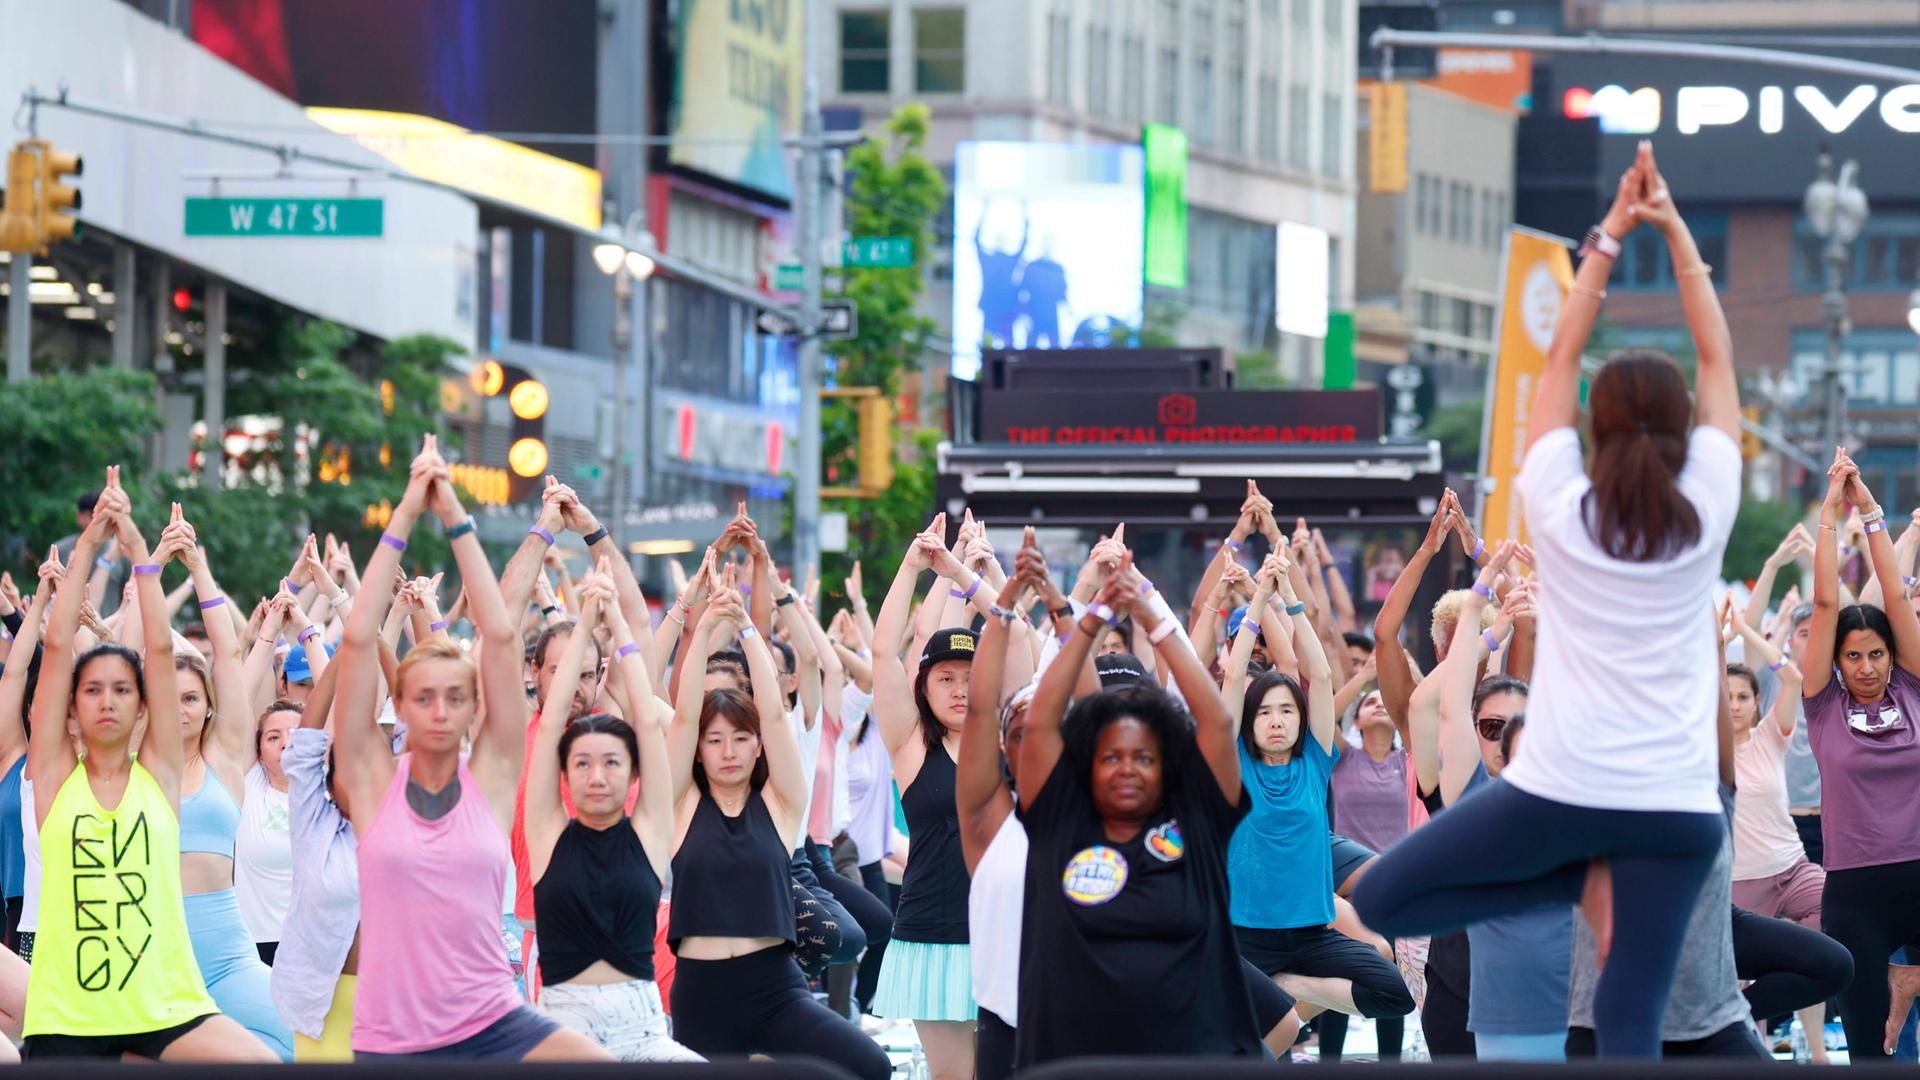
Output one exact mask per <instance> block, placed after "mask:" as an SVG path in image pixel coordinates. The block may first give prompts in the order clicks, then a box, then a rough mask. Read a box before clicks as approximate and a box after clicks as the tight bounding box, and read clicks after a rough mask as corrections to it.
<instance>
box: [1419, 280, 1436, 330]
mask: <svg viewBox="0 0 1920 1080" xmlns="http://www.w3.org/2000/svg"><path fill="white" fill-rule="evenodd" d="M1420 328H1421V329H1422V330H1438V329H1440V328H1441V327H1440V296H1439V294H1438V293H1430V292H1427V291H1425V290H1422V291H1421V293H1420Z"/></svg>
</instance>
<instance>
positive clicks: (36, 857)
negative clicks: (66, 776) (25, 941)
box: [20, 776, 40, 934]
mask: <svg viewBox="0 0 1920 1080" xmlns="http://www.w3.org/2000/svg"><path fill="white" fill-rule="evenodd" d="M20 832H21V834H22V835H23V837H24V838H25V840H26V842H27V877H26V881H25V883H24V884H25V885H26V890H27V891H26V895H24V896H22V897H21V898H20V932H21V933H23V934H33V933H38V932H39V930H40V815H39V814H36V813H34V810H33V781H31V780H29V779H27V778H26V777H24V776H22V777H21V778H20Z"/></svg>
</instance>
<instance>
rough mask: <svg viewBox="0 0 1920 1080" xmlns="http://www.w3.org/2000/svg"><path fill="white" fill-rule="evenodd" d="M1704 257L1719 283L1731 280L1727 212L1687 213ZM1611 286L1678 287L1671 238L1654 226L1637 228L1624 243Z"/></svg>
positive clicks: (1659, 288) (1664, 288)
mask: <svg viewBox="0 0 1920 1080" xmlns="http://www.w3.org/2000/svg"><path fill="white" fill-rule="evenodd" d="M1687 226H1688V227H1689V228H1690V229H1692V230H1693V241H1694V243H1695V244H1696V245H1698V246H1699V248H1700V258H1702V259H1703V260H1705V261H1706V262H1707V263H1709V264H1710V265H1712V267H1713V281H1714V284H1716V285H1725V284H1726V283H1727V265H1726V263H1727V257H1726V256H1727V218H1726V215H1725V214H1693V213H1689V214H1688V215H1687ZM1613 282H1614V283H1613V285H1611V286H1610V288H1615V289H1627V290H1635V289H1641V290H1649V291H1657V292H1666V291H1668V290H1670V289H1672V288H1674V287H1675V285H1676V281H1675V279H1674V276H1673V261H1672V260H1671V259H1670V258H1669V257H1668V255H1667V241H1666V239H1665V238H1664V237H1662V236H1661V235H1660V234H1659V233H1657V232H1655V231H1653V230H1652V229H1637V230H1635V231H1634V232H1633V233H1632V234H1631V235H1629V236H1628V237H1627V238H1626V239H1625V240H1624V241H1622V243H1621V249H1620V258H1619V259H1617V260H1615V266H1614V275H1613Z"/></svg>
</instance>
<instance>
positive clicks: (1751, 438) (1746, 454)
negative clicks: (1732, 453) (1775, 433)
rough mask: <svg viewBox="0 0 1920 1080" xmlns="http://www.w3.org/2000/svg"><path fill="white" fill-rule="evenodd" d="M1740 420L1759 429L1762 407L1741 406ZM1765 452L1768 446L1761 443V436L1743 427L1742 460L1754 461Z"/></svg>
mask: <svg viewBox="0 0 1920 1080" xmlns="http://www.w3.org/2000/svg"><path fill="white" fill-rule="evenodd" d="M1740 418H1741V419H1742V420H1745V421H1746V422H1747V423H1749V424H1751V425H1753V426H1754V427H1759V426H1760V407H1759V406H1758V405H1743V406H1741V407H1740ZM1765 452H1766V446H1765V445H1764V444H1763V443H1761V441H1760V436H1758V435H1756V434H1754V432H1753V431H1752V430H1751V429H1750V428H1746V427H1743V428H1741V429H1740V456H1741V457H1742V458H1745V459H1746V460H1748V461H1752V460H1753V459H1754V458H1757V457H1759V456H1760V455H1761V454H1763V453H1765Z"/></svg>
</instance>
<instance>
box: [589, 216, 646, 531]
mask: <svg viewBox="0 0 1920 1080" xmlns="http://www.w3.org/2000/svg"><path fill="white" fill-rule="evenodd" d="M645 221H646V219H645V217H644V216H643V215H642V213H641V212H640V211H638V210H636V211H634V212H633V213H632V214H630V215H628V217H627V221H626V226H625V227H624V228H616V227H615V226H614V225H613V223H612V222H608V223H607V224H605V225H603V226H601V228H600V235H601V236H602V237H603V239H602V240H601V242H600V243H598V244H595V245H594V248H593V264H594V265H595V266H597V267H599V268H600V272H601V273H603V274H607V275H610V276H611V277H612V278H613V431H612V436H613V438H612V451H613V452H612V458H613V460H612V461H611V462H609V463H608V468H607V481H608V486H609V490H610V491H611V492H612V498H611V499H610V500H609V505H608V514H607V521H606V525H607V528H608V529H610V530H611V531H612V533H613V538H614V542H615V543H616V544H621V545H622V550H625V549H624V537H623V536H622V534H623V533H624V532H625V525H626V521H627V487H628V481H627V475H626V461H627V418H628V413H629V411H630V409H629V403H628V398H627V380H628V371H629V365H631V369H632V370H637V371H639V372H640V373H641V377H642V378H643V379H645V378H646V373H647V346H648V343H649V335H648V334H647V332H646V325H647V290H646V289H644V288H641V289H635V288H634V287H633V283H634V282H635V281H636V280H638V281H640V282H642V283H644V282H646V281H647V279H649V278H651V277H652V276H653V270H654V263H653V258H652V257H651V256H650V255H648V254H647V252H649V251H652V250H654V239H653V234H652V233H651V232H648V231H647V229H646V224H645ZM636 323H637V324H639V326H640V328H641V330H640V333H638V334H636V333H634V332H633V331H634V325H635V324H636Z"/></svg>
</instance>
